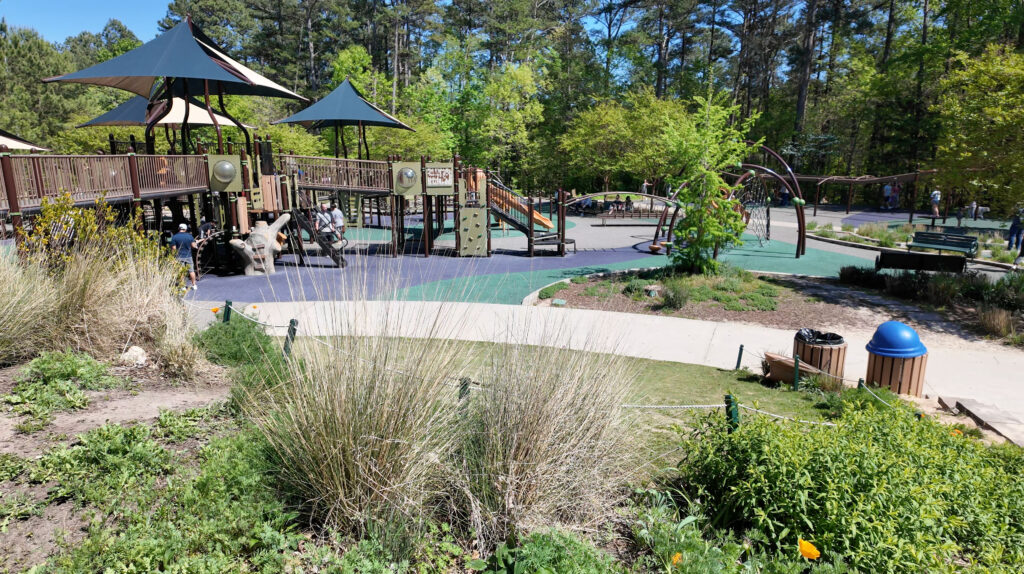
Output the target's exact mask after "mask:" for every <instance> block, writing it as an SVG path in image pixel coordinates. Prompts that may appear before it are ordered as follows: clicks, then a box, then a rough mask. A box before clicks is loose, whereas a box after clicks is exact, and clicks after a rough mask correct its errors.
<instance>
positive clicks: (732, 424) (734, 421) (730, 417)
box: [725, 395, 740, 432]
mask: <svg viewBox="0 0 1024 574" xmlns="http://www.w3.org/2000/svg"><path fill="white" fill-rule="evenodd" d="M725 419H726V421H727V422H728V424H729V432H732V431H734V430H736V429H737V428H738V427H739V426H740V406H739V403H737V402H736V399H735V398H734V397H733V396H732V395H725Z"/></svg>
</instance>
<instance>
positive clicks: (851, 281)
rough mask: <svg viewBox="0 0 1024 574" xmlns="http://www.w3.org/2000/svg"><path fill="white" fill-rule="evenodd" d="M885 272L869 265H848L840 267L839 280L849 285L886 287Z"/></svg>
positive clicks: (874, 287) (873, 287) (869, 287)
mask: <svg viewBox="0 0 1024 574" xmlns="http://www.w3.org/2000/svg"><path fill="white" fill-rule="evenodd" d="M886 277H887V275H886V274H885V273H879V272H878V271H875V270H874V269H871V268H868V267H858V266H856V265H847V266H845V267H840V268H839V282H840V283H846V284H847V285H856V286H858V287H866V288H868V289H884V288H885V278H886Z"/></svg>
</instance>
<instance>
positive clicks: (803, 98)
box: [795, 0, 818, 134]
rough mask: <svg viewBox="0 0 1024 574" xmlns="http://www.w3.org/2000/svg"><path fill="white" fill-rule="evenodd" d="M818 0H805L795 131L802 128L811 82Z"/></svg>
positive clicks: (800, 130)
mask: <svg viewBox="0 0 1024 574" xmlns="http://www.w3.org/2000/svg"><path fill="white" fill-rule="evenodd" d="M817 11H818V0H807V4H806V8H805V9H804V12H805V14H804V40H803V46H802V47H801V49H800V51H801V61H800V83H799V85H798V86H797V96H796V126H795V128H796V133H798V134H799V133H801V132H803V130H804V115H805V113H806V111H807V89H808V87H809V86H810V84H811V68H812V67H813V64H814V41H815V33H816V32H817V31H818V27H817V26H816V25H815V20H816V14H817Z"/></svg>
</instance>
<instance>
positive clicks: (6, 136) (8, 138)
mask: <svg viewBox="0 0 1024 574" xmlns="http://www.w3.org/2000/svg"><path fill="white" fill-rule="evenodd" d="M0 145H4V146H7V149H24V150H29V151H47V150H46V148H44V147H39V146H37V145H35V144H33V143H30V142H27V141H25V140H23V139H21V138H19V137H18V136H16V135H14V134H12V133H10V132H8V131H4V130H0Z"/></svg>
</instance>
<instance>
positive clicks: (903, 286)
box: [885, 271, 930, 300]
mask: <svg viewBox="0 0 1024 574" xmlns="http://www.w3.org/2000/svg"><path fill="white" fill-rule="evenodd" d="M929 281H930V280H929V276H928V274H927V273H925V272H923V271H915V272H913V273H911V272H910V271H904V272H902V273H897V274H894V275H886V276H885V292H886V293H888V294H890V295H893V296H895V297H899V298H901V299H911V300H915V299H918V298H920V296H921V294H922V293H926V292H927V289H928V283H929Z"/></svg>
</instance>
